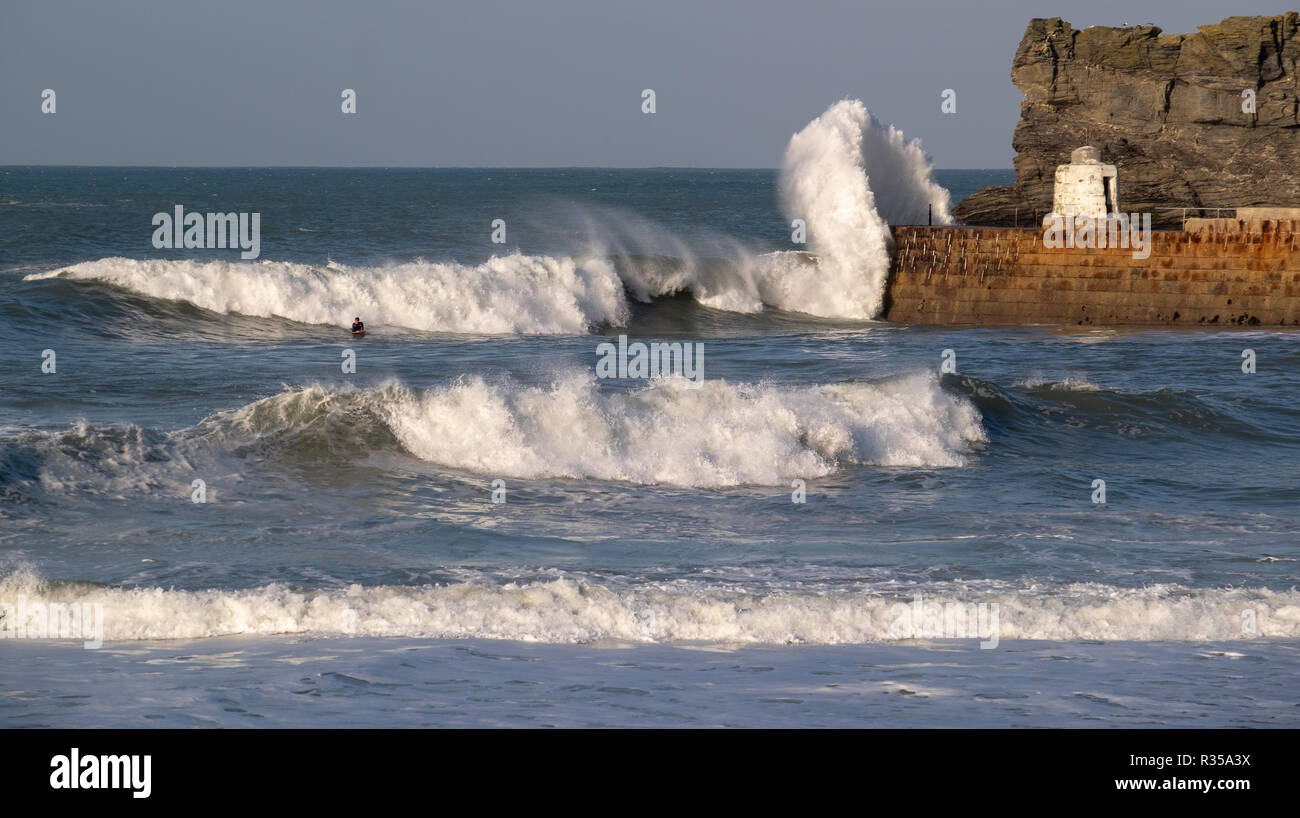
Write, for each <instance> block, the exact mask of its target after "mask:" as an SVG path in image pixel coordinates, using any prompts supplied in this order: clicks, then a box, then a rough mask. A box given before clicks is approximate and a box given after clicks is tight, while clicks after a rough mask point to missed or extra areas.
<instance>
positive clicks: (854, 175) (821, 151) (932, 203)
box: [759, 100, 952, 319]
mask: <svg viewBox="0 0 1300 818" xmlns="http://www.w3.org/2000/svg"><path fill="white" fill-rule="evenodd" d="M933 172H934V168H933V165H932V164H931V163H930V160H929V159H928V158H927V157H926V155H925V152H924V151H923V150H922V149H921V144H920V142H919V141H918V140H915V139H913V140H910V141H909V140H907V139H906V138H905V137H904V135H903V132H902V131H900V130H898V129H897V128H895V127H894V126H893V125H890V126H888V127H885V126H884V125H882V124H881V123H880V121H879V120H877V119H876V118H875V117H874V116H872V115H871V113H870V112H869V111H868V110H867V108H866V106H865V105H863V104H862V102H860V101H859V100H842V101H840V102H837V103H835V104H834V105H832V106H831V107H830V108H828V109H827V110H826V111H825V112H824V113H823V114H822V115H821V116H819V117H817V118H816V119H814V120H813V121H812V122H810V123H808V125H807V126H806V127H804V129H803V130H802V131H800V132H799V133H797V134H795V135H794V136H793V137H791V139H790V144H789V146H788V147H787V148H786V152H785V160H784V162H783V164H782V168H781V177H780V195H781V205H782V209H783V210H784V211H785V214H786V216H787V217H788V218H790V219H803V220H804V222H805V223H806V224H807V228H808V244H809V250H811V251H812V253H813V254H814V255H815V256H816V266H815V268H814V267H811V266H810V265H809V264H808V263H807V262H806V260H805V258H804V256H803V255H802V254H799V253H776V254H772V255H770V256H766V257H764V262H763V263H762V264H761V266H760V267H759V276H760V281H759V290H760V293H761V294H762V298H763V301H764V302H765V303H767V304H771V305H773V306H776V307H780V308H782V309H788V310H795V311H798V312H805V313H811V314H813V315H820V316H825V317H832V318H853V319H871V318H875V317H876V316H878V315H879V314H880V311H881V309H882V307H883V305H884V294H885V286H886V283H887V280H888V276H889V263H890V250H891V244H892V240H891V237H890V232H889V226H890V224H924V223H925V222H926V220H927V218H929V217H931V215H932V217H933V219H934V222H935V223H936V224H950V223H951V222H952V214H951V199H950V197H949V194H948V191H947V190H945V189H944V188H942V187H940V186H939V185H938V184H936V183H935V181H934V178H933ZM810 277H812V278H815V280H813V281H810V280H809V279H810Z"/></svg>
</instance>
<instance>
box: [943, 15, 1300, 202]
mask: <svg viewBox="0 0 1300 818" xmlns="http://www.w3.org/2000/svg"><path fill="white" fill-rule="evenodd" d="M1298 24H1300V15H1297V14H1296V12H1287V13H1286V14H1283V15H1281V16H1278V17H1229V18H1228V19H1226V20H1224V21H1223V22H1221V23H1218V24H1217V25H1208V26H1201V27H1200V29H1199V31H1198V33H1196V34H1173V35H1165V34H1162V33H1161V31H1160V29H1159V28H1157V27H1155V26H1131V27H1127V28H1104V27H1093V28H1087V29H1084V30H1082V31H1078V30H1075V29H1074V28H1073V27H1072V26H1071V25H1070V24H1069V23H1067V22H1064V21H1062V20H1061V19H1060V18H1059V17H1054V18H1051V19H1036V20H1032V21H1031V22H1030V23H1029V28H1028V29H1027V30H1026V31H1025V36H1024V39H1022V40H1021V41H1020V47H1019V48H1018V49H1017V50H1016V57H1015V61H1014V62H1013V64H1012V68H1011V79H1012V81H1014V82H1015V84H1016V87H1018V88H1019V89H1020V91H1021V93H1023V94H1024V96H1025V100H1024V102H1023V103H1022V104H1021V106H1020V123H1019V124H1018V125H1017V126H1016V132H1015V137H1014V139H1013V140H1012V146H1013V147H1014V148H1015V149H1016V151H1017V156H1016V160H1015V168H1016V184H1015V185H1014V186H1010V187H990V188H985V189H983V190H981V191H979V192H977V193H974V194H972V195H971V196H968V197H967V198H966V199H964V200H963V201H962V202H960V203H959V204H958V205H957V208H956V209H955V214H956V216H957V218H958V219H960V220H961V221H964V222H966V223H968V224H989V225H1009V224H1012V223H1013V221H1014V220H1015V219H1016V218H1017V216H1018V218H1019V221H1020V224H1021V225H1022V226H1027V225H1029V224H1030V223H1031V220H1032V219H1033V217H1034V213H1035V212H1037V214H1038V215H1039V217H1041V216H1042V215H1043V214H1044V213H1046V212H1048V211H1049V210H1051V206H1052V182H1053V174H1054V173H1055V171H1056V167H1057V165H1060V164H1064V163H1066V162H1068V161H1069V157H1070V151H1071V150H1073V149H1074V148H1077V147H1079V146H1080V145H1096V146H1097V147H1099V148H1101V151H1102V161H1104V162H1108V163H1112V164H1115V165H1116V166H1118V168H1119V189H1120V204H1121V206H1122V207H1123V209H1124V210H1125V211H1127V212H1133V211H1142V212H1151V213H1152V215H1153V219H1154V221H1155V223H1156V224H1158V225H1163V226H1170V225H1174V226H1176V225H1178V224H1180V223H1181V221H1182V215H1183V214H1182V211H1181V208H1184V207H1189V208H1211V207H1235V206H1238V205H1241V206H1249V205H1284V206H1296V205H1300V101H1298V98H1297V93H1298V91H1300V88H1298V87H1297V80H1296V71H1297V61H1300V38H1298V37H1297V25H1298ZM1243 91H1253V92H1254V105H1253V107H1254V112H1253V113H1252V112H1250V111H1249V110H1243V104H1244V103H1248V102H1249V99H1248V97H1249V95H1246V96H1243V93H1242V92H1243ZM1249 107H1251V106H1249V105H1245V108H1249ZM1162 208H1178V210H1164V209H1162ZM1206 215H1212V214H1206Z"/></svg>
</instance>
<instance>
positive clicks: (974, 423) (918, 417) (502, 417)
mask: <svg viewBox="0 0 1300 818" xmlns="http://www.w3.org/2000/svg"><path fill="white" fill-rule="evenodd" d="M985 439H986V438H985V434H984V430H983V428H982V427H981V424H980V418H979V413H978V411H977V410H976V409H975V408H974V406H973V405H972V404H971V403H970V401H968V400H967V399H966V398H964V397H962V396H959V395H954V394H950V393H948V392H946V391H944V390H943V389H942V388H941V387H940V385H939V382H938V380H937V378H936V377H935V376H933V375H930V374H928V373H927V374H919V375H912V376H905V377H899V378H893V379H889V380H885V381H881V382H879V383H866V382H862V383H856V382H851V383H840V384H831V385H817V386H778V385H769V384H745V383H736V384H732V383H727V382H725V381H719V380H715V381H704V382H702V383H701V384H700V385H699V386H698V387H696V386H694V385H693V384H692V383H690V382H688V381H685V380H683V379H675V378H664V379H659V380H655V381H651V382H650V383H649V384H648V385H647V386H645V387H642V388H640V389H636V390H630V391H605V390H602V389H600V388H599V381H598V380H597V379H596V378H595V377H594V376H593V375H592V374H591V373H589V372H572V373H569V374H565V375H561V376H560V377H558V379H556V380H555V381H553V382H552V383H551V384H549V385H547V386H525V385H520V384H517V383H514V382H512V381H501V382H489V381H486V380H484V379H482V378H479V377H462V378H460V379H458V380H456V381H455V382H452V383H450V384H447V385H443V386H437V387H432V388H429V389H425V390H415V389H411V388H409V387H407V386H405V385H403V384H400V383H396V382H390V383H388V384H385V385H382V386H379V387H375V388H370V389H355V388H338V387H325V386H309V387H302V388H293V389H288V390H286V391H284V392H281V393H280V394H277V395H273V396H271V397H269V398H264V399H262V400H259V401H256V402H254V403H251V404H248V405H246V406H242V407H239V408H237V409H232V410H226V411H222V412H218V413H216V414H214V415H211V416H209V417H208V418H206V419H204V420H203V421H201V422H200V423H198V424H197V425H196V426H193V427H191V428H189V429H183V430H181V431H178V432H172V433H166V434H164V433H160V432H151V431H147V430H141V429H139V428H136V427H131V428H129V429H125V430H118V429H112V428H109V429H95V428H93V427H90V426H88V425H87V424H85V423H78V424H76V426H75V428H73V429H71V430H69V431H66V432H60V433H46V432H28V433H24V434H23V435H22V436H21V437H20V438H19V439H15V440H12V441H10V443H12V444H13V445H12V447H11V449H12V451H11V454H10V456H9V457H10V459H11V460H12V461H13V462H11V463H9V467H8V468H7V469H6V470H7V471H9V472H11V473H12V475H14V477H11V478H10V479H11V480H17V481H18V482H20V483H27V484H32V485H35V486H37V487H39V488H41V489H44V490H45V491H51V492H65V491H74V490H75V491H80V492H88V493H95V494H112V495H114V496H122V495H124V494H125V493H130V492H131V491H132V490H140V491H144V490H150V489H157V488H163V487H168V486H170V487H171V488H173V489H174V493H179V494H181V495H184V494H185V493H186V492H187V491H188V485H189V479H190V477H192V475H193V470H194V468H195V466H194V464H196V463H206V462H213V459H214V458H215V459H218V460H224V459H225V458H227V457H230V456H233V457H238V458H252V459H255V460H257V461H259V462H260V461H267V462H272V463H280V464H289V463H295V464H304V463H312V462H315V463H320V462H328V463H352V462H355V461H356V460H357V459H359V458H363V457H365V456H367V455H368V454H372V453H375V452H382V451H392V452H401V453H405V454H408V455H412V456H414V457H416V458H419V459H421V460H424V461H427V462H429V463H432V464H435V465H438V466H442V467H445V468H449V469H456V470H460V471H466V472H472V473H475V474H483V475H487V476H490V477H494V478H495V477H503V478H504V477H515V478H524V479H535V478H573V479H594V480H605V481H615V482H627V483H636V484H666V485H674V486H687V487H698V488H721V487H725V486H737V485H765V486H786V485H788V484H789V483H790V480H791V479H792V478H795V477H800V478H805V479H811V478H817V477H823V476H826V475H829V474H831V473H832V472H835V471H837V470H838V469H840V468H844V467H848V466H854V465H879V466H926V467H944V466H961V465H964V464H965V462H966V458H967V453H968V450H969V448H970V446H971V444H973V443H976V442H981V441H984V440H985ZM18 488H19V489H21V486H19V487H18Z"/></svg>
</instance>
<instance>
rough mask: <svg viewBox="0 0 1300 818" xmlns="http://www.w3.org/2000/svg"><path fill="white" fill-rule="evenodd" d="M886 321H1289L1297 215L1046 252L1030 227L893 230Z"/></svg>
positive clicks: (1298, 271)
mask: <svg viewBox="0 0 1300 818" xmlns="http://www.w3.org/2000/svg"><path fill="white" fill-rule="evenodd" d="M892 229H893V237H894V256H893V264H892V267H891V270H890V277H889V285H888V288H887V290H886V296H885V312H884V316H885V318H886V319H887V320H889V321H898V322H905V323H915V324H1069V325H1084V326H1089V325H1093V326H1107V325H1120V324H1170V325H1177V326H1207V325H1224V324H1234V325H1252V326H1253V325H1271V326H1281V325H1295V324H1298V323H1300V250H1298V249H1297V244H1298V239H1300V221H1296V220H1286V221H1268V220H1265V221H1262V222H1261V221H1255V222H1249V221H1246V220H1241V221H1236V220H1224V219H1215V220H1204V221H1203V222H1200V223H1197V222H1189V223H1188V229H1185V230H1170V231H1153V232H1151V233H1149V234H1148V239H1149V241H1150V243H1151V244H1150V255H1149V256H1148V257H1146V258H1136V257H1135V256H1134V250H1133V249H1132V248H1124V247H1108V248H1095V247H1089V248H1050V247H1047V246H1045V245H1044V243H1043V231H1042V230H1041V229H1025V228H1019V229H1017V228H997V227H913V226H900V227H894V228H892Z"/></svg>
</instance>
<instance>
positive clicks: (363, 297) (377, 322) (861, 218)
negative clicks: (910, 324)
mask: <svg viewBox="0 0 1300 818" xmlns="http://www.w3.org/2000/svg"><path fill="white" fill-rule="evenodd" d="M780 193H781V201H782V208H783V209H784V211H785V212H786V214H787V216H788V217H789V218H791V219H795V218H799V219H803V220H804V221H805V222H806V223H807V228H808V250H809V251H811V253H812V255H813V257H812V258H810V257H809V256H808V255H806V254H804V253H802V252H777V253H766V254H762V255H755V254H754V253H753V252H752V251H751V250H750V249H748V248H747V247H745V246H744V245H742V244H741V243H740V242H737V241H735V240H734V239H727V238H726V237H721V236H715V237H713V243H714V244H715V245H717V247H719V248H721V251H722V252H723V253H724V254H725V256H726V258H724V259H722V261H724V262H726V263H722V264H719V263H716V262H717V261H718V260H717V259H715V260H714V263H707V264H706V263H702V262H701V260H700V259H698V258H696V254H695V253H694V252H693V251H692V250H691V249H690V247H689V246H687V244H686V243H685V242H683V241H681V240H679V239H677V238H676V237H675V236H673V235H671V233H670V232H669V231H666V230H664V229H663V228H660V227H658V226H656V225H654V224H651V223H649V222H647V221H645V220H644V219H641V218H639V217H637V216H635V215H634V214H627V213H618V214H614V213H612V212H610V213H599V212H597V211H593V210H579V211H578V212H579V214H580V217H581V220H582V221H583V222H585V224H584V225H582V226H583V227H585V229H586V230H587V232H588V234H589V235H588V238H587V244H588V246H587V247H586V248H584V252H583V253H581V254H576V255H575V257H569V256H563V257H551V256H538V255H523V254H521V253H518V252H516V253H513V254H510V255H504V256H496V257H493V258H491V259H489V260H488V261H485V262H483V263H482V264H476V265H470V264H460V263H457V262H454V261H448V262H429V261H414V262H407V263H399V264H391V265H385V266H347V265H342V264H337V263H334V262H331V263H330V264H329V265H327V266H325V267H314V266H311V265H307V264H297V263H292V262H283V261H269V260H262V261H255V262H231V261H196V260H157V259H154V260H141V259H128V258H104V259H99V260H97V261H86V262H82V263H79V264H74V265H72V266H71V267H66V268H63V269H60V270H55V271H52V272H46V273H38V274H33V275H29V276H27V278H28V279H29V280H34V279H42V278H51V277H56V276H62V277H65V278H71V279H81V280H100V281H105V282H108V283H110V284H114V285H116V286H119V287H124V288H127V289H130V290H132V291H134V292H138V293H142V294H144V295H148V296H151V297H154V298H161V299H170V300H178V301H186V302H189V303H191V304H194V305H196V306H198V307H202V308H204V309H208V310H212V311H214V312H218V313H222V314H231V313H239V314H242V315H252V316H260V317H268V318H269V317H280V318H287V319H289V320H292V321H298V322H301V323H306V324H328V325H332V326H340V325H343V326H346V325H348V324H350V323H351V320H352V318H353V317H354V316H357V315H361V316H364V318H365V321H366V323H367V325H368V326H369V327H371V328H379V327H384V326H401V327H407V328H410V329H416V330H429V331H445V332H460V333H477V334H508V333H522V334H577V333H584V332H587V331H589V330H590V329H592V328H593V327H598V326H607V325H614V326H621V325H623V324H625V323H626V322H627V320H628V318H629V314H630V313H629V309H628V304H627V296H626V293H625V288H626V292H627V293H631V295H632V296H633V297H634V298H638V299H641V300H650V299H653V298H656V297H659V296H665V295H671V294H673V293H677V292H683V291H688V290H689V291H690V292H691V293H692V294H693V295H694V297H695V299H696V300H697V301H698V302H699V303H701V304H704V305H705V306H708V307H712V308H714V309H719V310H727V311H731V312H742V313H753V312H759V311H761V310H762V309H763V307H764V305H766V306H770V307H776V308H778V309H782V310H788V311H791V312H802V313H807V314H810V315H815V316H820V317H826V318H841V319H853V320H868V319H872V318H875V317H877V316H878V315H879V314H880V311H881V308H882V306H883V299H884V292H885V286H886V283H887V278H888V274H889V263H890V261H889V255H890V244H891V237H890V232H889V226H890V224H918V223H925V221H926V219H927V218H928V217H929V216H930V215H931V214H932V215H933V219H934V222H935V223H936V224H948V223H950V222H951V221H952V217H951V213H950V210H951V205H950V197H949V194H948V191H946V190H944V189H943V188H942V187H940V186H939V185H938V184H937V183H935V181H934V178H933V166H932V164H931V162H930V160H929V159H928V158H927V157H926V155H925V153H924V151H923V150H922V149H921V146H920V143H919V142H918V141H917V140H908V139H906V138H905V137H904V135H903V132H902V131H900V130H898V129H897V128H895V127H894V126H892V125H890V126H885V125H883V124H881V123H880V122H879V121H878V120H876V119H875V117H873V116H872V115H871V114H870V112H868V111H867V108H866V106H864V105H863V104H862V103H861V102H860V101H858V100H843V101H841V102H837V103H835V104H834V105H832V106H831V107H830V108H829V109H827V110H826V112H825V113H823V114H822V115H821V116H819V117H817V118H816V119H814V120H813V121H812V122H811V123H809V124H808V125H807V127H805V128H804V129H803V130H801V131H800V132H799V133H797V134H795V135H794V136H793V137H791V139H790V143H789V145H788V147H787V149H786V152H785V158H784V162H783V165H782V170H781V177H780ZM300 229H301V228H300ZM647 252H648V253H650V254H652V255H654V254H658V255H662V256H664V257H665V258H671V259H675V260H676V263H674V264H664V263H656V262H655V261H654V260H653V259H641V260H639V261H637V262H634V263H632V264H629V265H625V266H624V268H623V269H622V271H621V275H622V278H620V272H619V271H616V270H615V267H614V265H613V263H612V262H611V261H610V260H609V258H608V254H633V255H636V254H639V253H641V254H643V253H647ZM576 256H580V258H578V257H576Z"/></svg>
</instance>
